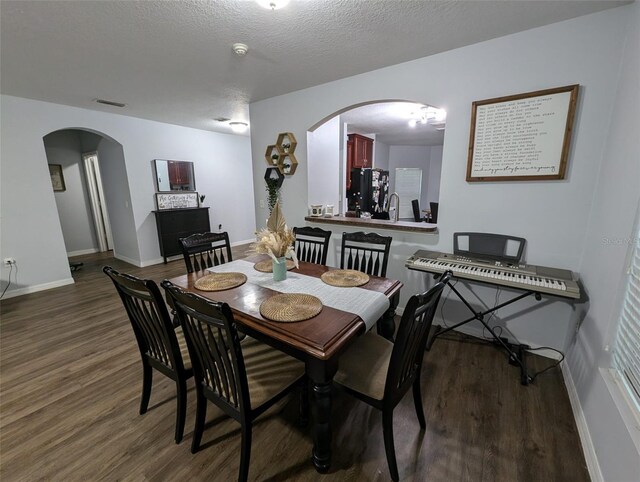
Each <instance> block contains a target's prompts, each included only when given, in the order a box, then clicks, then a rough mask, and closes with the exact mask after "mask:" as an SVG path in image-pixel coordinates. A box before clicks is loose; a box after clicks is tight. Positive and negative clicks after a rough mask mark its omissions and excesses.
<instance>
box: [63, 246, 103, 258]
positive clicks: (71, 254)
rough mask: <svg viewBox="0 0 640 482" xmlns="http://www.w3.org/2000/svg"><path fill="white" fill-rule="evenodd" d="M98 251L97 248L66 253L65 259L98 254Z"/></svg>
mask: <svg viewBox="0 0 640 482" xmlns="http://www.w3.org/2000/svg"><path fill="white" fill-rule="evenodd" d="M99 251H100V250H99V249H98V248H91V249H79V250H78V251H67V258H73V257H74V256H82V255H83V254H93V253H98V252H99Z"/></svg>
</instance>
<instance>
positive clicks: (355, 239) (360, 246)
mask: <svg viewBox="0 0 640 482" xmlns="http://www.w3.org/2000/svg"><path fill="white" fill-rule="evenodd" d="M392 239H393V238H392V237H391V236H380V235H379V234H376V233H366V234H365V233H363V232H362V231H360V232H357V233H342V253H341V255H340V268H341V269H355V270H358V271H362V272H363V273H367V274H370V275H373V276H382V277H385V276H386V275H387V263H388V262H389V248H390V247H391V241H392Z"/></svg>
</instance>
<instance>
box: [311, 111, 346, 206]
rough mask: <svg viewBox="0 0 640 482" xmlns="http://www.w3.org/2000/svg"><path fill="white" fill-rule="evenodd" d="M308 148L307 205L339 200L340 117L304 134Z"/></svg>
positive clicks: (330, 202) (333, 202) (334, 202)
mask: <svg viewBox="0 0 640 482" xmlns="http://www.w3.org/2000/svg"><path fill="white" fill-rule="evenodd" d="M307 140H308V147H309V153H308V156H309V169H308V174H307V175H308V176H309V205H311V204H323V205H325V206H326V205H327V204H333V206H334V212H337V210H338V203H339V201H340V117H339V116H336V117H334V118H333V119H331V120H330V121H328V122H326V123H324V124H323V125H321V126H320V127H318V128H317V129H316V130H315V131H313V132H309V133H307Z"/></svg>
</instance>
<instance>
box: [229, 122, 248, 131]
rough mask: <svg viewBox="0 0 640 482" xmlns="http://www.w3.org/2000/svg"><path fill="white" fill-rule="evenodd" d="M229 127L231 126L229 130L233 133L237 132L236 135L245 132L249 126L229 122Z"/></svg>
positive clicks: (242, 123)
mask: <svg viewBox="0 0 640 482" xmlns="http://www.w3.org/2000/svg"><path fill="white" fill-rule="evenodd" d="M229 125H230V126H231V130H232V131H233V132H237V133H238V134H240V133H242V132H244V131H246V130H247V128H248V127H249V124H247V123H246V122H229Z"/></svg>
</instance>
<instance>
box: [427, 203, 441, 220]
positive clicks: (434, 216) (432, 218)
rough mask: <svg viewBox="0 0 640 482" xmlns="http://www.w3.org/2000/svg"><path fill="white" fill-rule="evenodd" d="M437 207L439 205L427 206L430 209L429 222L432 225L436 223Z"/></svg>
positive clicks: (431, 204) (430, 204)
mask: <svg viewBox="0 0 640 482" xmlns="http://www.w3.org/2000/svg"><path fill="white" fill-rule="evenodd" d="M438 205H439V203H429V206H430V207H431V222H432V223H437V222H438Z"/></svg>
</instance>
